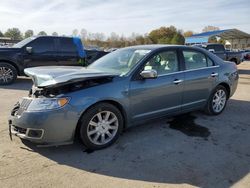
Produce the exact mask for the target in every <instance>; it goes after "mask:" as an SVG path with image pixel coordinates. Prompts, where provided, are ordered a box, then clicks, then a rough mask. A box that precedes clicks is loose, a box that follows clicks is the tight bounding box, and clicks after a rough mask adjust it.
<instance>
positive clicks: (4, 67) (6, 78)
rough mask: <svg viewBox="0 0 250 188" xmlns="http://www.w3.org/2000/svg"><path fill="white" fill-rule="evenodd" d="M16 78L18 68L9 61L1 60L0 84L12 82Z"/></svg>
mask: <svg viewBox="0 0 250 188" xmlns="http://www.w3.org/2000/svg"><path fill="white" fill-rule="evenodd" d="M16 78H17V70H16V68H15V67H14V66H12V65H11V64H9V63H2V62H0V85H9V84H12V83H13V82H14V81H15V80H16Z"/></svg>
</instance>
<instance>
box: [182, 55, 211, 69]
mask: <svg viewBox="0 0 250 188" xmlns="http://www.w3.org/2000/svg"><path fill="white" fill-rule="evenodd" d="M183 56H184V60H185V65H186V70H192V69H199V68H203V67H209V66H213V62H212V60H211V59H209V58H208V57H206V56H205V55H204V54H202V53H200V52H197V51H183Z"/></svg>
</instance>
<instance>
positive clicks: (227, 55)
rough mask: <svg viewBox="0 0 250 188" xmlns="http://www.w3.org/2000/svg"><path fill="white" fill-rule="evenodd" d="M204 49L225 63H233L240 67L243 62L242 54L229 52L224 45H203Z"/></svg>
mask: <svg viewBox="0 0 250 188" xmlns="http://www.w3.org/2000/svg"><path fill="white" fill-rule="evenodd" d="M202 47H203V48H205V49H207V50H208V51H210V52H212V53H214V54H215V55H217V56H218V57H220V58H221V59H223V60H225V61H232V62H234V63H235V64H236V65H239V64H240V63H241V62H242V61H243V56H242V53H241V52H235V51H228V50H226V49H225V47H224V45H223V44H203V45H202Z"/></svg>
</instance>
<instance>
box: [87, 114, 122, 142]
mask: <svg viewBox="0 0 250 188" xmlns="http://www.w3.org/2000/svg"><path fill="white" fill-rule="evenodd" d="M118 127H119V121H118V118H117V117H116V115H115V114H114V113H113V112H111V111H101V112H98V113H97V114H95V115H94V116H93V117H92V119H91V120H90V121H89V123H88V127H87V135H88V138H89V140H90V141H91V142H92V143H93V144H96V145H104V144H106V143H108V142H109V141H111V140H112V139H113V138H114V137H115V135H116V133H117V131H118Z"/></svg>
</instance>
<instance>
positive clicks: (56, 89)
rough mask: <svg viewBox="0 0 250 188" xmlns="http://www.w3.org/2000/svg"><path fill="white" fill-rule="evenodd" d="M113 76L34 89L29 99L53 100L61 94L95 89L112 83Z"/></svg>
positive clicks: (30, 92) (84, 79)
mask: <svg viewBox="0 0 250 188" xmlns="http://www.w3.org/2000/svg"><path fill="white" fill-rule="evenodd" d="M112 79H113V76H100V77H96V78H82V79H81V80H77V81H74V80H70V81H67V82H65V83H58V84H54V85H50V86H43V87H37V86H35V85H33V87H32V88H31V89H30V91H29V97H32V98H38V97H48V98H53V97H56V96H57V95H60V94H66V93H69V92H74V91H78V90H81V89H86V88H89V87H94V86H97V85H100V84H105V83H108V82H111V81H112Z"/></svg>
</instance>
